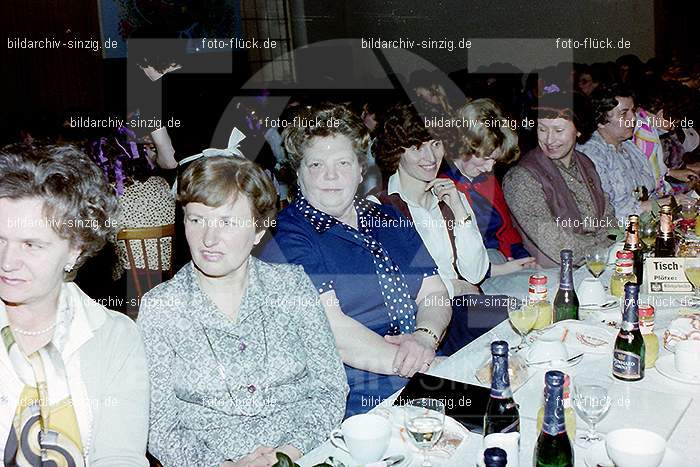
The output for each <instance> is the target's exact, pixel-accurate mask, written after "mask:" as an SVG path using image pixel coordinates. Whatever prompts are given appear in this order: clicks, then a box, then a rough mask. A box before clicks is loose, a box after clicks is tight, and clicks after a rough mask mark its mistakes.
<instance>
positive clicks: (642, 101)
mask: <svg viewBox="0 0 700 467" xmlns="http://www.w3.org/2000/svg"><path fill="white" fill-rule="evenodd" d="M692 94H693V92H692V90H690V89H689V88H688V87H686V86H683V85H682V84H680V83H678V82H675V81H663V80H661V79H653V80H647V81H644V82H643V86H641V88H640V91H639V106H640V107H642V108H643V109H644V110H647V111H649V112H651V113H657V112H658V111H659V110H663V111H664V118H666V119H673V120H681V119H682V118H683V117H686V116H688V113H689V109H688V107H689V106H688V103H690V102H692V101H693V97H692Z"/></svg>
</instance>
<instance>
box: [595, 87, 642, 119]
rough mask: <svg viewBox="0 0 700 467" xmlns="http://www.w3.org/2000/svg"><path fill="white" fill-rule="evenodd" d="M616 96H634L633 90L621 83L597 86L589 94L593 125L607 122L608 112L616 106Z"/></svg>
mask: <svg viewBox="0 0 700 467" xmlns="http://www.w3.org/2000/svg"><path fill="white" fill-rule="evenodd" d="M617 97H631V98H633V99H634V98H635V95H634V92H633V91H632V90H631V89H630V88H628V87H626V86H623V85H620V84H612V85H609V86H598V87H597V88H596V90H595V91H593V93H592V94H591V111H592V113H593V123H594V125H596V126H597V125H605V124H606V123H608V112H610V111H611V110H612V109H614V108H615V107H617V106H618V104H619V102H618V101H617V99H616V98H617Z"/></svg>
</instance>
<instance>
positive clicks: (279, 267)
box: [250, 256, 306, 283]
mask: <svg viewBox="0 0 700 467" xmlns="http://www.w3.org/2000/svg"><path fill="white" fill-rule="evenodd" d="M250 261H251V262H252V263H253V264H254V265H255V267H256V268H257V271H258V274H259V275H260V276H261V277H262V278H264V279H265V278H267V279H272V280H274V281H279V282H285V283H286V282H292V281H294V282H298V281H299V279H300V278H303V277H304V276H305V275H306V273H305V272H304V267H303V266H301V265H300V264H292V263H272V262H267V261H265V260H263V259H259V258H256V257H254V256H251V257H250Z"/></svg>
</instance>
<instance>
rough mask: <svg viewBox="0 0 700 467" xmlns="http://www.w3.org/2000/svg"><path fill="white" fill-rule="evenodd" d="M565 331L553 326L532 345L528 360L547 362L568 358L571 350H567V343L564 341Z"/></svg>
mask: <svg viewBox="0 0 700 467" xmlns="http://www.w3.org/2000/svg"><path fill="white" fill-rule="evenodd" d="M560 331H561V332H560ZM563 332H564V331H563V330H562V329H560V328H553V329H550V330H549V331H548V332H546V333H544V334H543V335H542V336H540V337H539V338H537V340H536V341H535V342H533V343H532V345H531V346H530V352H529V353H528V355H527V361H528V362H546V361H550V360H551V361H556V360H566V359H568V358H569V352H568V351H567V350H566V345H565V344H564V343H563V342H562V336H563Z"/></svg>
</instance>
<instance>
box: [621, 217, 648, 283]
mask: <svg viewBox="0 0 700 467" xmlns="http://www.w3.org/2000/svg"><path fill="white" fill-rule="evenodd" d="M627 220H628V225H627V233H626V234H625V246H624V249H625V250H627V251H631V252H632V254H633V256H634V259H633V262H634V268H633V270H634V275H635V276H636V277H637V282H636V284H637V285H641V284H642V282H643V281H644V247H643V246H642V241H641V240H640V238H639V216H638V215H636V214H631V215H630V216H629V217H628V218H627Z"/></svg>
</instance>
